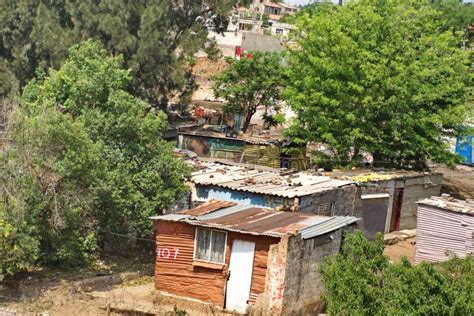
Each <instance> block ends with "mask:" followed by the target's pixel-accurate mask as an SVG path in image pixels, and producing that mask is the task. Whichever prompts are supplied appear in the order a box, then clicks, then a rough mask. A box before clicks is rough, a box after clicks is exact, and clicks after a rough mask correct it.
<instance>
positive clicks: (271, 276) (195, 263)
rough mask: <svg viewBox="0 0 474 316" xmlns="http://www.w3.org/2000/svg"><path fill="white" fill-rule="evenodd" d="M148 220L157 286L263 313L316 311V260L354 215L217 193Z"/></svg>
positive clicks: (329, 251)
mask: <svg viewBox="0 0 474 316" xmlns="http://www.w3.org/2000/svg"><path fill="white" fill-rule="evenodd" d="M152 219H153V220H154V223H155V227H156V251H157V256H156V272H155V287H156V289H157V290H159V291H164V292H168V293H172V294H174V295H178V296H183V297H188V298H194V299H198V300H201V301H204V302H208V303H212V304H215V305H217V306H220V307H223V308H226V309H229V310H236V311H239V312H245V311H246V310H247V309H248V308H249V306H252V308H253V309H257V310H259V312H261V313H263V314H264V315H292V314H294V313H300V314H317V313H318V312H319V308H320V295H321V290H322V288H321V282H320V275H319V272H318V267H319V265H320V264H321V262H322V261H323V258H324V257H325V256H328V255H334V254H336V253H337V252H338V251H339V249H340V246H341V238H342V233H343V229H344V228H345V227H346V226H348V225H351V224H353V223H355V222H356V221H357V218H355V217H339V216H331V217H328V216H317V215H310V214H305V213H299V212H277V211H272V210H268V209H264V208H259V207H254V206H250V205H239V204H236V203H234V202H229V201H217V200H210V201H208V202H207V203H205V204H202V205H200V206H198V207H196V208H194V209H191V210H185V211H181V212H179V213H174V214H167V215H162V216H156V217H153V218H152Z"/></svg>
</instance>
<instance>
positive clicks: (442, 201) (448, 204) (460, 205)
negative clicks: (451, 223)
mask: <svg viewBox="0 0 474 316" xmlns="http://www.w3.org/2000/svg"><path fill="white" fill-rule="evenodd" d="M417 203H418V204H424V205H429V206H434V207H437V208H440V209H443V210H447V211H451V212H456V213H463V214H469V215H474V200H471V199H468V200H459V199H455V198H453V197H452V196H450V195H449V194H442V195H441V196H432V197H431V198H429V199H424V200H421V201H418V202H417Z"/></svg>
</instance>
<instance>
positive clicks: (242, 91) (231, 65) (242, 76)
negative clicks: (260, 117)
mask: <svg viewBox="0 0 474 316" xmlns="http://www.w3.org/2000/svg"><path fill="white" fill-rule="evenodd" d="M227 63H228V67H227V68H226V69H225V70H224V71H222V73H220V74H218V75H216V76H215V77H214V78H213V79H214V86H213V90H214V94H215V95H216V96H217V97H219V98H224V99H225V100H226V102H227V103H226V105H225V107H224V111H225V112H226V113H230V114H237V113H238V114H242V118H243V122H244V123H243V126H242V131H243V132H244V133H245V132H246V131H247V129H248V127H249V125H250V120H251V119H252V117H253V115H254V114H255V113H256V112H257V108H258V107H259V106H263V107H265V109H266V111H265V113H267V110H269V109H273V110H278V108H279V102H280V96H279V95H280V85H281V66H280V56H279V55H278V54H276V53H261V52H252V53H251V58H242V59H241V60H235V59H227Z"/></svg>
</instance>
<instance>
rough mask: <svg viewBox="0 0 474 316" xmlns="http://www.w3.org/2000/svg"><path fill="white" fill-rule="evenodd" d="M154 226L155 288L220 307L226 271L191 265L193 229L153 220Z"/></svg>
mask: <svg viewBox="0 0 474 316" xmlns="http://www.w3.org/2000/svg"><path fill="white" fill-rule="evenodd" d="M156 229H157V237H156V241H157V259H156V270H155V286H156V289H158V290H161V291H165V292H169V293H172V294H175V295H179V296H185V297H192V298H195V299H198V300H202V301H205V302H210V303H214V304H217V305H220V306H223V304H224V280H225V273H226V271H225V270H222V271H220V270H212V269H206V268H202V267H193V253H194V230H195V228H194V227H193V226H191V225H187V224H183V223H171V222H161V221H157V222H156ZM165 249H168V251H169V255H168V251H166V250H165ZM176 251H178V253H177V254H176ZM204 289H205V290H204Z"/></svg>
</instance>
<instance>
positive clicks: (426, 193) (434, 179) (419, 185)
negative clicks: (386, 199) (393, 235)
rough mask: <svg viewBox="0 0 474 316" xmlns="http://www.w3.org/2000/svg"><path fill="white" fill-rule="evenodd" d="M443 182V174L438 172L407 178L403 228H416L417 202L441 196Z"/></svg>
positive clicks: (404, 195)
mask: <svg viewBox="0 0 474 316" xmlns="http://www.w3.org/2000/svg"><path fill="white" fill-rule="evenodd" d="M442 182H443V176H442V175H438V174H433V175H425V176H423V177H418V178H410V179H406V180H405V189H404V191H403V204H402V211H401V217H400V229H401V230H403V229H413V228H416V222H417V218H416V213H417V209H418V205H417V204H416V202H417V201H419V200H422V199H425V198H429V197H431V196H439V195H440V193H441V184H442Z"/></svg>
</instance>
